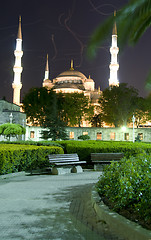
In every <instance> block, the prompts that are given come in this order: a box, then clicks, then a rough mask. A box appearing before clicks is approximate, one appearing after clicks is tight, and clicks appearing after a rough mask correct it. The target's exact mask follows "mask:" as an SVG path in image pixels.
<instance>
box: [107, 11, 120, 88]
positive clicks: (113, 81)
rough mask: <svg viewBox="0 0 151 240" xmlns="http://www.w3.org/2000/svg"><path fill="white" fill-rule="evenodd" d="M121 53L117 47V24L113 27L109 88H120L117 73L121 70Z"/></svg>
mask: <svg viewBox="0 0 151 240" xmlns="http://www.w3.org/2000/svg"><path fill="white" fill-rule="evenodd" d="M115 16H116V12H114V17H115ZM118 52H119V48H118V47H117V27H116V22H115V23H114V26H113V32H112V46H111V48H110V53H111V63H110V66H109V68H110V78H109V87H111V86H119V81H118V78H117V71H118V69H119V64H118V62H117V54H118Z"/></svg>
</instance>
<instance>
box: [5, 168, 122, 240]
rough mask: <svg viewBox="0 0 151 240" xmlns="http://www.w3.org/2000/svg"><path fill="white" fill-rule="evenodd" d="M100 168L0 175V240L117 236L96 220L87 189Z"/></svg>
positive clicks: (105, 238) (110, 238) (93, 239)
mask: <svg viewBox="0 0 151 240" xmlns="http://www.w3.org/2000/svg"><path fill="white" fill-rule="evenodd" d="M99 176H100V172H84V173H80V174H66V175H60V176H54V175H33V176H29V175H21V176H15V177H11V178H6V179H0V240H3V239H4V240H14V239H15V240H24V239H26V240H38V239H40V240H45V239H51V240H69V239H70V240H71V239H72V240H98V239H100V240H113V239H114V240H119V238H117V237H116V236H114V235H113V234H112V233H110V231H109V229H108V228H107V227H106V226H105V224H104V223H102V222H99V221H98V219H97V216H96V214H95V212H94V210H93V208H92V206H91V201H90V197H91V195H90V190H91V187H92V186H93V185H94V183H96V182H97V180H98V177H99Z"/></svg>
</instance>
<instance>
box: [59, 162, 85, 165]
mask: <svg viewBox="0 0 151 240" xmlns="http://www.w3.org/2000/svg"><path fill="white" fill-rule="evenodd" d="M81 163H85V162H80V161H78V162H59V163H55V165H56V166H65V165H77V164H79V165H80V164H81Z"/></svg>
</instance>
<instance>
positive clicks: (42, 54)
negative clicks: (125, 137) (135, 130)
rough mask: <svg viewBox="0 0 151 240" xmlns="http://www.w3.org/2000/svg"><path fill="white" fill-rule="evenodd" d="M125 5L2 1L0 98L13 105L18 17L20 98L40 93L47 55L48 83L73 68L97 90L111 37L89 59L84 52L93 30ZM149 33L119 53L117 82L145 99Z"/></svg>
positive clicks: (116, 0) (84, 0)
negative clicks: (35, 90)
mask: <svg viewBox="0 0 151 240" xmlns="http://www.w3.org/2000/svg"><path fill="white" fill-rule="evenodd" d="M127 2H128V0H122V1H121V0H19V1H18V0H13V1H12V0H5V1H3V3H1V6H0V98H3V96H5V97H6V100H8V101H10V102H12V94H13V90H12V82H13V77H14V73H13V66H14V62H15V58H14V50H15V47H16V36H17V31H18V16H19V15H21V16H22V35H23V52H24V55H23V57H22V66H23V72H22V84H23V87H22V90H21V97H23V95H24V94H25V93H27V92H28V90H29V89H30V88H31V87H41V86H42V82H43V78H44V71H45V64H46V54H47V53H48V54H49V68H50V79H53V78H55V77H56V76H57V75H59V74H60V73H61V72H63V71H65V70H68V69H69V68H70V60H71V59H73V60H74V68H75V69H76V70H78V71H80V72H82V73H83V74H85V75H86V76H87V77H88V76H89V74H90V76H91V78H92V79H93V80H94V81H95V83H96V87H97V88H98V86H100V88H101V90H104V89H105V88H106V87H108V79H109V73H110V72H109V64H110V52H109V48H110V45H111V36H110V38H108V39H107V40H106V41H105V43H104V45H103V46H100V48H98V51H97V56H96V58H94V59H93V60H90V59H88V57H87V52H86V47H87V44H88V41H89V39H90V37H91V34H92V33H93V31H94V29H95V28H96V27H97V26H98V25H99V24H100V23H101V22H102V21H103V19H105V18H106V17H107V16H108V15H110V14H112V13H113V11H114V10H115V9H120V7H122V6H123V5H124V4H125V3H127ZM150 42H151V29H149V30H148V31H147V32H146V33H145V35H144V36H143V37H142V38H141V40H140V41H139V43H138V44H137V45H136V46H135V47H133V48H132V47H126V48H125V49H124V51H123V52H120V53H119V64H120V68H119V81H120V83H123V82H125V83H128V84H129V86H134V87H135V88H137V89H138V90H139V93H140V96H146V95H147V94H148V92H146V91H145V89H144V86H145V79H146V76H147V74H148V72H149V69H150V67H151V60H150V59H151V58H150V55H151V46H150Z"/></svg>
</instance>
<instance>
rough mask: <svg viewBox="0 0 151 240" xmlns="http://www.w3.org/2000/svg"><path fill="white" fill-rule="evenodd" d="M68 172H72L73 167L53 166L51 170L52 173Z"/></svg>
mask: <svg viewBox="0 0 151 240" xmlns="http://www.w3.org/2000/svg"><path fill="white" fill-rule="evenodd" d="M66 173H71V168H61V167H58V168H57V167H53V168H52V171H51V174H52V175H62V174H66Z"/></svg>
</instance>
